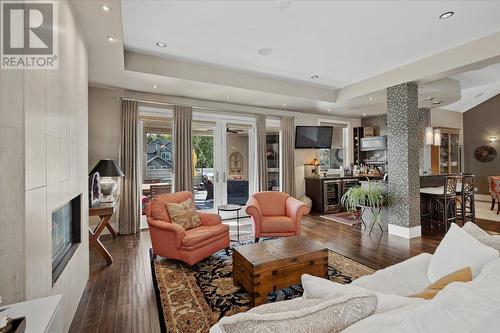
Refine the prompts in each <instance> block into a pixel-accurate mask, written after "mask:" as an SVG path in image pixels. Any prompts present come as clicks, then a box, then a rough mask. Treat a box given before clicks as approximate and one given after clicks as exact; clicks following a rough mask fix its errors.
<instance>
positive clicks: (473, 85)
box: [444, 46, 500, 112]
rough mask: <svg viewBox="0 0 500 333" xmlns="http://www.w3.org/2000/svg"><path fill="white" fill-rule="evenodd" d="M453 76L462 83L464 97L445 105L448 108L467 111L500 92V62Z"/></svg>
mask: <svg viewBox="0 0 500 333" xmlns="http://www.w3.org/2000/svg"><path fill="white" fill-rule="evenodd" d="M499 47H500V46H499ZM453 78H454V79H456V80H458V81H460V83H461V86H462V98H461V99H460V100H459V101H458V102H456V103H453V104H450V105H447V106H446V107H444V109H446V110H450V111H456V112H465V111H467V110H470V109H471V108H473V107H475V106H476V105H478V104H481V103H482V102H484V101H486V100H488V99H490V98H492V97H493V96H496V95H498V94H500V63H499V64H495V65H490V66H487V67H484V68H481V69H478V70H473V71H468V72H465V73H461V74H458V75H454V76H453Z"/></svg>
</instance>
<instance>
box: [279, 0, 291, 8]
mask: <svg viewBox="0 0 500 333" xmlns="http://www.w3.org/2000/svg"><path fill="white" fill-rule="evenodd" d="M291 3H292V1H291V0H278V1H276V7H278V8H279V9H286V8H288V7H290V4H291Z"/></svg>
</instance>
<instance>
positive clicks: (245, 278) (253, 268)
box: [233, 236, 328, 306]
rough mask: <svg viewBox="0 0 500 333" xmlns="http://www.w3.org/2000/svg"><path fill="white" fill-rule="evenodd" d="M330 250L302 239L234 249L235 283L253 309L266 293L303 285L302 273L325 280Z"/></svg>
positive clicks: (261, 302) (298, 237) (284, 239)
mask: <svg viewBox="0 0 500 333" xmlns="http://www.w3.org/2000/svg"><path fill="white" fill-rule="evenodd" d="M327 272H328V249H327V248H325V247H324V246H322V245H321V244H318V243H316V242H313V241H310V240H308V239H305V238H303V237H301V236H293V237H286V238H279V239H274V240H269V241H265V242H261V243H256V244H249V245H244V246H239V247H236V248H234V249H233V280H234V283H235V284H240V285H241V286H243V288H245V289H246V290H247V291H248V292H249V293H250V295H251V296H252V306H257V305H260V304H263V303H265V302H266V300H267V294H268V293H269V292H271V291H275V290H277V289H281V288H285V287H289V286H291V285H294V284H298V283H300V277H301V276H302V274H311V275H315V276H320V277H325V276H326V275H327Z"/></svg>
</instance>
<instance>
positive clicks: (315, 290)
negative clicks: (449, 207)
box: [302, 274, 425, 313]
mask: <svg viewBox="0 0 500 333" xmlns="http://www.w3.org/2000/svg"><path fill="white" fill-rule="evenodd" d="M302 288H303V289H304V294H303V295H302V297H303V298H305V299H336V298H339V297H356V296H365V295H373V296H376V297H377V308H376V310H375V312H376V313H379V312H386V311H391V310H394V309H398V308H401V307H405V306H408V305H413V304H415V303H418V302H420V301H422V302H425V300H423V299H420V298H408V297H404V296H397V295H392V294H384V293H378V292H374V291H371V290H367V289H365V288H363V287H359V286H353V285H352V283H351V284H340V283H337V282H333V281H330V280H327V279H323V278H320V277H317V276H312V275H309V274H304V275H302Z"/></svg>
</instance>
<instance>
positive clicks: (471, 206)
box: [456, 175, 476, 224]
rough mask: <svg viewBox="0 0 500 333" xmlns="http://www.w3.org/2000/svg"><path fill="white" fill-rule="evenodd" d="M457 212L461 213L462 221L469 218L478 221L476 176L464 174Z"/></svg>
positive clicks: (473, 221) (464, 221) (474, 221)
mask: <svg viewBox="0 0 500 333" xmlns="http://www.w3.org/2000/svg"><path fill="white" fill-rule="evenodd" d="M456 200H457V214H460V216H461V218H462V222H463V223H464V224H465V223H466V222H467V220H469V221H471V222H472V223H476V208H475V207H476V205H475V202H474V176H473V175H464V176H462V189H461V190H460V196H457V199H456Z"/></svg>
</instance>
